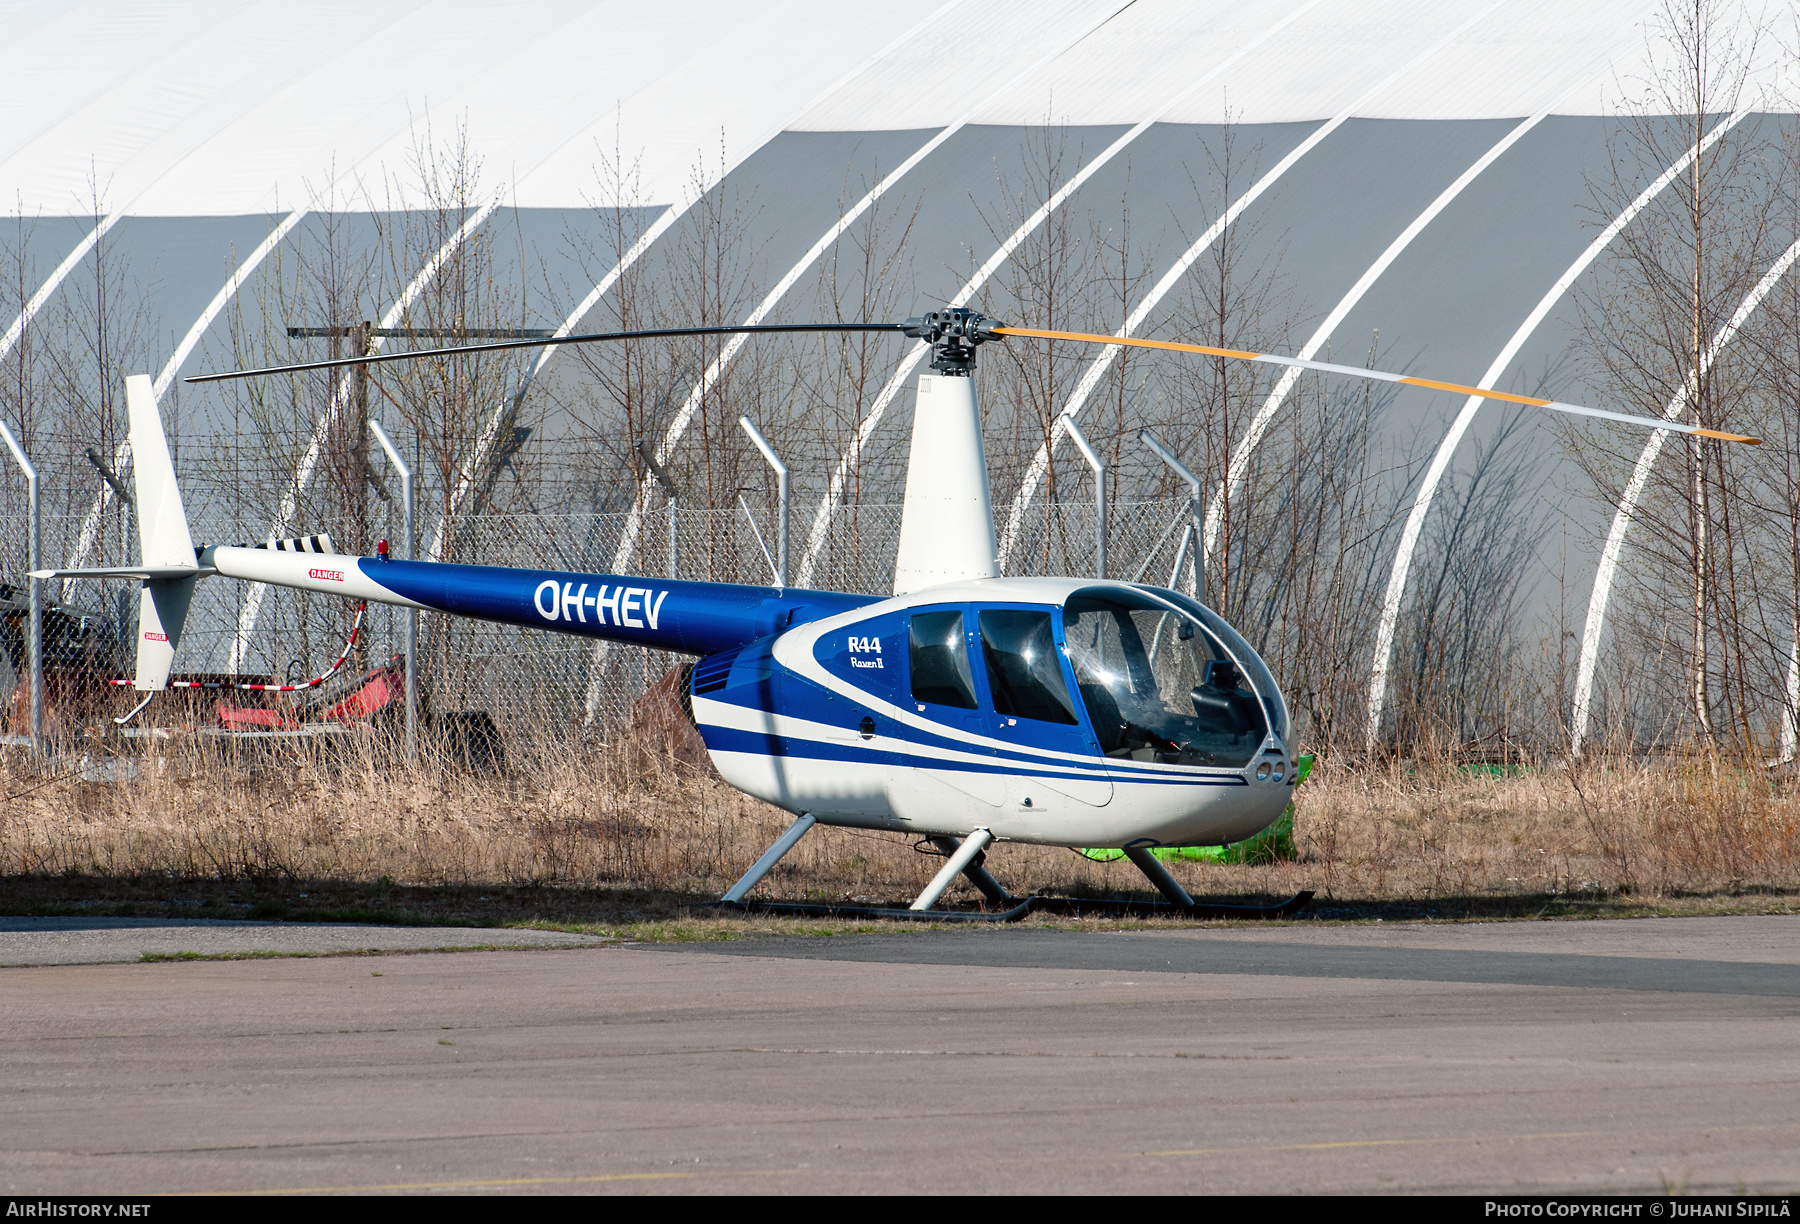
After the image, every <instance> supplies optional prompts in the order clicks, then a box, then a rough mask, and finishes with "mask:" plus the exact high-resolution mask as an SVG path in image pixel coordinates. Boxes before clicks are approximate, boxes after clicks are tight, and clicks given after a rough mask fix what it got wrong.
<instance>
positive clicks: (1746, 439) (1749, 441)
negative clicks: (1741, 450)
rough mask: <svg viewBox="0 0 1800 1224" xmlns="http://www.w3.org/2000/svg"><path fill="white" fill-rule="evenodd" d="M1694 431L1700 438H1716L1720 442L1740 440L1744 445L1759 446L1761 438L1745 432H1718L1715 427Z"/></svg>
mask: <svg viewBox="0 0 1800 1224" xmlns="http://www.w3.org/2000/svg"><path fill="white" fill-rule="evenodd" d="M1694 432H1695V433H1697V434H1699V435H1700V436H1701V437H1702V438H1717V439H1718V440H1719V441H1721V442H1742V443H1743V444H1744V445H1745V446H1761V445H1762V439H1761V438H1752V437H1750V436H1749V435H1747V434H1734V433H1720V432H1719V431H1718V430H1716V429H1696V430H1695V431H1694Z"/></svg>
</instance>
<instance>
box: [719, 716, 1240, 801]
mask: <svg viewBox="0 0 1800 1224" xmlns="http://www.w3.org/2000/svg"><path fill="white" fill-rule="evenodd" d="M700 736H701V738H702V739H704V740H705V741H706V746H707V748H708V749H710V750H712V751H714V752H742V753H748V754H751V755H755V756H772V757H790V758H796V757H797V758H801V759H806V760H818V761H842V762H845V763H847V764H854V765H899V766H912V767H914V768H917V769H932V770H938V771H940V772H947V773H976V774H1006V775H1008V776H1009V777H1031V778H1042V779H1043V780H1044V781H1045V782H1047V783H1050V784H1051V785H1054V784H1055V783H1057V782H1058V781H1064V782H1111V783H1113V784H1114V785H1126V786H1129V785H1133V784H1153V785H1157V786H1248V785H1249V783H1248V782H1246V781H1245V780H1244V778H1243V777H1242V776H1241V775H1239V774H1159V775H1156V776H1150V777H1133V776H1125V775H1120V774H1114V773H1110V772H1107V771H1105V770H1103V769H1098V768H1096V769H1094V770H1092V771H1089V772H1082V773H1066V772H1059V771H1055V770H1050V769H1045V768H1042V767H1041V765H1039V766H1038V767H1036V768H1034V767H1033V766H1034V765H1037V764H1038V763H1036V762H1031V761H1021V760H1013V759H1010V758H1005V757H995V758H994V762H993V764H991V765H990V764H988V763H986V762H975V761H949V760H946V759H944V758H943V757H941V756H931V755H928V754H927V753H926V752H924V751H920V752H906V751H896V750H894V749H893V748H891V747H883V748H877V747H873V746H872V742H871V744H870V745H869V746H865V745H864V744H861V743H856V742H853V741H849V740H845V741H842V742H836V741H831V740H813V739H801V738H799V737H797V736H787V735H772V734H769V733H768V732H764V731H740V730H738V729H736V728H733V727H719V726H711V725H708V724H706V723H701V724H700ZM889 742H890V743H891V742H892V741H891V740H890V741H889ZM912 746H913V747H916V748H920V749H923V748H924V745H912Z"/></svg>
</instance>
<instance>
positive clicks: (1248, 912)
mask: <svg viewBox="0 0 1800 1224" xmlns="http://www.w3.org/2000/svg"><path fill="white" fill-rule="evenodd" d="M817 823H818V822H817V821H816V820H815V819H814V818H813V816H812V814H811V813H810V812H802V813H800V815H799V816H797V817H795V819H794V823H793V824H791V825H789V826H788V829H787V832H785V833H783V834H782V835H781V836H780V837H778V838H776V839H775V844H774V845H772V846H770V847H769V848H768V850H767V851H765V852H764V854H763V856H762V857H761V858H759V859H757V860H756V863H755V864H754V865H753V866H752V867H751V868H750V870H749V871H746V872H745V873H744V874H743V876H742V877H741V878H739V880H738V882H737V883H736V884H733V885H732V886H731V888H730V889H729V890H728V891H727V892H726V893H725V895H724V896H723V897H721V898H720V899H719V900H717V901H715V902H713V905H714V906H716V907H717V908H718V909H721V910H726V911H731V912H735V913H741V914H777V915H779V914H785V915H788V916H789V917H794V918H897V919H902V920H904V921H907V922H1017V921H1019V920H1020V919H1021V918H1023V917H1025V915H1027V914H1032V913H1044V914H1067V915H1071V916H1074V917H1083V916H1101V915H1108V916H1111V917H1115V918H1285V917H1287V916H1288V915H1289V914H1293V913H1297V912H1298V911H1300V910H1302V909H1304V908H1306V906H1307V904H1308V903H1309V902H1311V901H1312V899H1313V895H1312V893H1311V891H1307V892H1298V893H1295V894H1294V895H1293V896H1291V897H1289V898H1288V899H1287V900H1286V901H1282V902H1280V903H1279V904H1276V905H1209V904H1207V903H1205V902H1202V901H1196V900H1194V899H1193V898H1192V897H1190V896H1188V894H1187V890H1186V889H1184V888H1182V887H1181V885H1180V884H1179V883H1178V882H1177V881H1176V879H1175V877H1174V876H1172V875H1170V874H1169V870H1168V868H1166V867H1164V866H1163V865H1162V864H1161V863H1160V862H1158V861H1157V858H1156V856H1155V855H1153V854H1151V853H1150V851H1149V850H1148V849H1146V848H1144V847H1142V846H1127V847H1126V848H1125V856H1126V857H1127V858H1129V859H1130V860H1131V861H1132V862H1133V863H1135V864H1136V865H1137V868H1138V870H1139V871H1142V872H1143V873H1144V876H1145V878H1146V879H1148V880H1149V881H1150V882H1151V883H1152V884H1154V885H1156V888H1157V891H1158V892H1160V893H1162V895H1163V896H1165V897H1167V898H1168V900H1167V901H1102V900H1089V899H1087V898H1083V897H1015V896H1013V895H1012V894H1011V893H1009V892H1007V891H1006V889H1005V888H1004V887H1003V886H1002V885H1001V883H1000V881H998V880H996V879H995V878H994V877H993V876H992V875H990V874H988V871H987V869H986V868H985V867H983V866H982V863H983V861H984V860H985V858H986V855H985V854H984V853H983V852H984V851H985V849H986V848H987V847H988V846H989V845H991V844H993V840H994V835H993V834H992V833H991V832H989V831H988V830H987V829H976V830H975V831H974V832H972V833H970V834H969V836H968V837H966V838H960V839H959V838H955V837H933V838H931V839H930V840H931V842H932V844H933V845H935V846H936V847H937V848H938V850H939V851H940V852H941V853H942V854H943V855H944V860H945V861H944V866H943V869H942V870H940V871H939V872H938V873H937V875H936V876H935V877H933V879H932V881H931V883H929V884H927V885H926V886H925V891H924V892H922V893H920V894H919V896H918V899H917V900H915V901H914V902H913V903H912V904H911V905H910V906H908V907H907V908H905V909H902V908H900V907H899V906H885V905H837V904H833V903H823V902H811V901H746V900H744V897H745V894H747V893H748V892H749V891H750V890H751V889H752V888H754V887H756V885H757V883H758V882H760V881H761V880H762V878H763V877H764V876H765V875H767V874H768V873H769V871H770V870H771V869H772V868H773V867H774V866H775V864H776V863H779V862H780V861H781V858H782V856H783V855H784V854H786V853H787V852H788V851H789V850H792V849H793V848H794V845H795V843H797V842H798V841H799V840H800V839H801V838H802V837H804V836H806V832H807V830H808V829H810V828H812V827H813V825H815V824H817ZM959 875H961V876H964V877H966V878H967V879H968V881H969V883H971V884H973V885H974V886H975V887H976V888H977V889H979V890H980V891H981V894H982V896H984V897H986V898H987V900H988V903H989V904H990V905H993V906H995V907H996V908H995V909H993V910H991V911H982V910H941V909H934V908H932V907H933V906H935V905H936V904H937V903H938V898H939V897H942V896H943V895H944V891H945V890H946V889H948V888H949V887H950V885H951V884H953V883H955V881H956V877H957V876H959ZM1003 905H1004V906H1006V907H1007V908H1005V909H1000V908H998V907H999V906H1003Z"/></svg>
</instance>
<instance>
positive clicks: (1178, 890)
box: [1125, 846, 1194, 910]
mask: <svg viewBox="0 0 1800 1224" xmlns="http://www.w3.org/2000/svg"><path fill="white" fill-rule="evenodd" d="M1125 857H1126V858H1128V859H1130V860H1131V861H1132V862H1133V863H1136V864H1137V869H1138V870H1139V871H1141V872H1143V873H1144V874H1145V875H1147V876H1149V877H1150V882H1151V883H1152V884H1154V885H1156V891H1157V892H1159V893H1161V894H1162V895H1163V896H1165V897H1167V898H1168V899H1169V904H1170V905H1173V906H1175V907H1177V908H1179V909H1187V910H1191V909H1193V908H1194V899H1193V898H1192V897H1190V896H1188V891H1187V889H1185V888H1183V887H1182V886H1181V883H1180V882H1179V881H1178V880H1176V878H1175V877H1174V876H1172V875H1170V874H1169V869H1168V868H1167V867H1164V866H1163V865H1162V863H1161V862H1160V861H1158V859H1157V857H1156V856H1155V855H1154V854H1151V853H1150V849H1149V847H1148V846H1127V847H1125Z"/></svg>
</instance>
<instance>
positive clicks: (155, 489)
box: [125, 374, 194, 566]
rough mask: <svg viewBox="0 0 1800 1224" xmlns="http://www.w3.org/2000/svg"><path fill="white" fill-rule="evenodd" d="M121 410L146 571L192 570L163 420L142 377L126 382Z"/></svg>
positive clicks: (189, 542)
mask: <svg viewBox="0 0 1800 1224" xmlns="http://www.w3.org/2000/svg"><path fill="white" fill-rule="evenodd" d="M125 406H126V408H127V410H128V411H129V412H130V414H131V454H132V463H133V466H134V467H135V469H136V476H135V480H136V484H137V511H138V533H139V537H140V538H141V540H142V542H143V549H144V553H143V556H142V557H141V558H140V559H141V560H142V561H143V563H144V564H145V565H181V566H187V565H194V540H193V537H192V536H190V535H189V534H188V524H187V511H186V510H185V509H183V508H182V505H181V490H180V489H179V488H178V487H177V486H176V484H175V464H174V463H173V462H171V461H170V459H169V442H168V439H167V438H165V437H164V436H163V427H162V415H161V413H159V412H158V411H157V409H156V393H155V392H154V391H152V390H151V387H150V377H149V375H147V374H133V375H132V376H131V377H129V378H127V379H126V380H125Z"/></svg>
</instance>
